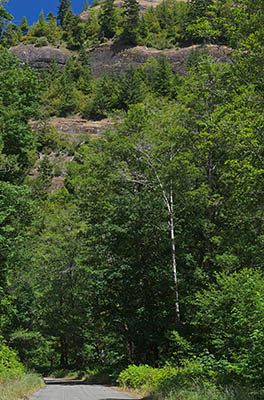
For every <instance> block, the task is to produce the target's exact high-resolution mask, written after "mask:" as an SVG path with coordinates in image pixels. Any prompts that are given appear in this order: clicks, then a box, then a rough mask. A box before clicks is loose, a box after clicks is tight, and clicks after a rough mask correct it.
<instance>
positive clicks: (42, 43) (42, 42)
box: [35, 36, 49, 47]
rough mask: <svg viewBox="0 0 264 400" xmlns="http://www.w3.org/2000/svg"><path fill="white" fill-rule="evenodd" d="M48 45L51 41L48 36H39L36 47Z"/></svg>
mask: <svg viewBox="0 0 264 400" xmlns="http://www.w3.org/2000/svg"><path fill="white" fill-rule="evenodd" d="M48 45H49V41H48V39H47V38H46V36H41V37H40V38H37V39H36V40H35V46H36V47H44V46H48Z"/></svg>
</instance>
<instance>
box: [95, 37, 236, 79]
mask: <svg viewBox="0 0 264 400" xmlns="http://www.w3.org/2000/svg"><path fill="white" fill-rule="evenodd" d="M199 49H201V46H199V45H195V46H190V47H185V48H182V49H178V50H177V49H169V50H157V49H152V48H147V47H144V46H136V47H130V48H129V47H128V48H123V49H119V50H118V51H117V50H116V49H115V46H114V45H112V46H111V45H109V44H104V45H101V46H99V47H96V48H94V49H90V50H88V54H89V56H90V59H91V66H92V69H93V72H94V75H95V76H96V77H99V76H101V75H102V74H103V73H111V72H115V73H117V74H119V73H120V72H121V71H125V72H126V71H128V70H129V68H130V65H131V64H133V65H134V66H135V67H139V66H140V65H142V64H144V63H145V62H146V61H147V60H148V59H149V58H150V57H154V58H159V57H160V56H161V55H165V56H166V57H167V58H168V59H169V61H170V62H171V65H172V70H173V71H174V72H177V73H178V74H180V75H184V74H185V72H186V65H187V61H188V59H189V56H190V54H191V52H192V51H194V50H199ZM206 49H207V52H208V54H209V55H211V56H212V57H213V58H214V59H215V61H216V62H228V58H229V56H230V55H231V52H232V50H231V49H230V48H228V47H226V46H216V45H209V46H207V48H206Z"/></svg>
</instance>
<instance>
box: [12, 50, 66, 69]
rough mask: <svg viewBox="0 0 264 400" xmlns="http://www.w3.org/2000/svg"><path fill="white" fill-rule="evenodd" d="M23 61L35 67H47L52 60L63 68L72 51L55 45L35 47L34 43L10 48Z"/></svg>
mask: <svg viewBox="0 0 264 400" xmlns="http://www.w3.org/2000/svg"><path fill="white" fill-rule="evenodd" d="M9 51H10V53H11V54H14V55H16V56H17V57H18V58H19V59H20V61H21V62H22V63H25V62H28V63H29V65H30V66H31V67H33V68H37V69H41V68H47V67H48V66H49V64H50V63H51V62H52V60H55V61H56V62H57V64H58V66H59V67H61V68H63V67H64V65H65V64H66V62H67V60H68V58H69V57H70V55H71V52H70V51H69V50H66V49H58V48H57V47H54V46H44V47H35V46H33V45H30V44H28V45H19V46H15V47H11V48H10V49H9Z"/></svg>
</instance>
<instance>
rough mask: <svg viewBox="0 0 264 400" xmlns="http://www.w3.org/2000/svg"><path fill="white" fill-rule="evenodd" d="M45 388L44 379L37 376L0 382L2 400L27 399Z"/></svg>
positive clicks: (0, 399)
mask: <svg viewBox="0 0 264 400" xmlns="http://www.w3.org/2000/svg"><path fill="white" fill-rule="evenodd" d="M44 386H45V384H44V381H43V379H42V378H41V377H39V376H37V375H24V376H22V377H19V378H16V379H6V380H4V381H3V382H0V400H17V399H27V398H29V396H30V395H32V394H33V393H34V392H35V391H37V390H38V389H41V388H42V387H44Z"/></svg>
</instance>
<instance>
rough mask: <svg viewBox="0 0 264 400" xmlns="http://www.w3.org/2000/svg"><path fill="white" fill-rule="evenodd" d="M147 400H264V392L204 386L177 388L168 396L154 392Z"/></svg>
mask: <svg viewBox="0 0 264 400" xmlns="http://www.w3.org/2000/svg"><path fill="white" fill-rule="evenodd" d="M145 399H146V400H263V399H264V392H263V391H254V390H246V389H245V388H243V389H242V388H239V387H238V388H235V387H234V388H233V387H223V388H221V387H214V386H212V387H210V386H209V387H206V386H203V385H199V386H192V387H187V388H175V389H174V390H171V391H170V392H169V393H167V394H166V395H162V394H161V393H158V392H154V393H150V394H149V395H148V396H146V397H145Z"/></svg>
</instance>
